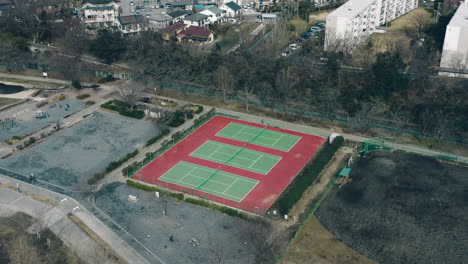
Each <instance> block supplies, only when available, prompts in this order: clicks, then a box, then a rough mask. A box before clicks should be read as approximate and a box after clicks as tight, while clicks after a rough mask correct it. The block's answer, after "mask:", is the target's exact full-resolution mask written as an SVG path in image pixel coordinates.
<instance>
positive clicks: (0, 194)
mask: <svg viewBox="0 0 468 264" xmlns="http://www.w3.org/2000/svg"><path fill="white" fill-rule="evenodd" d="M0 184H1V186H0V208H6V209H7V210H8V211H16V212H24V213H26V214H29V215H31V216H33V217H34V218H36V219H38V222H37V223H36V224H34V225H33V226H31V227H30V228H28V231H30V232H32V233H35V232H37V231H39V230H40V229H42V228H45V227H47V228H49V229H50V230H51V231H52V232H54V233H55V234H56V235H57V236H59V237H60V238H61V239H63V240H64V241H65V242H66V243H67V244H69V245H71V248H72V249H73V250H75V252H76V253H77V254H78V256H80V258H82V259H83V260H84V261H85V262H86V263H112V262H110V261H109V260H107V261H106V258H105V255H104V254H102V253H101V252H102V250H100V248H101V247H100V246H99V244H97V243H96V242H95V241H94V240H92V239H90V237H89V236H88V235H87V234H86V233H85V232H84V231H83V230H82V229H81V228H79V227H78V226H77V225H76V224H75V223H74V222H72V221H71V220H70V219H69V218H68V216H67V215H68V214H69V213H72V214H73V215H75V216H76V217H78V218H79V219H80V220H81V221H82V222H83V223H85V224H86V225H87V226H88V227H90V228H91V229H92V230H93V231H94V232H95V233H96V234H97V235H99V236H100V237H101V238H102V239H103V240H104V241H105V242H106V243H107V244H109V245H110V246H111V247H112V248H113V249H114V250H115V253H116V254H118V255H119V256H120V257H121V258H122V259H123V260H124V261H126V262H127V263H142V264H146V263H148V262H147V261H146V259H144V258H143V257H141V256H140V255H139V254H138V253H137V252H136V251H135V250H134V249H133V248H132V247H130V246H129V245H128V244H127V243H125V242H124V241H122V240H121V239H120V238H119V237H118V236H117V235H115V234H114V233H113V232H112V231H111V230H110V229H109V228H108V227H107V226H106V225H104V224H103V223H102V222H101V221H99V220H98V219H97V218H96V217H95V216H94V215H93V214H92V213H90V212H89V211H88V210H86V209H85V208H84V207H83V206H81V204H80V203H78V202H77V201H76V200H74V199H73V198H70V197H66V196H64V195H60V194H57V193H54V192H51V191H48V190H45V189H42V188H40V187H37V186H34V185H30V184H27V183H24V182H21V181H17V180H14V179H11V178H9V177H5V176H2V175H0ZM7 186H10V187H13V188H6V187H7ZM17 186H19V190H20V191H14V190H13V189H14V188H16V187H17ZM31 193H33V194H35V195H39V196H40V197H43V198H47V199H49V200H50V201H53V203H54V204H50V203H43V202H40V201H38V200H37V199H33V198H32V197H31V196H30V194H31ZM77 207H79V208H77ZM74 208H77V209H74ZM99 251H101V252H99Z"/></svg>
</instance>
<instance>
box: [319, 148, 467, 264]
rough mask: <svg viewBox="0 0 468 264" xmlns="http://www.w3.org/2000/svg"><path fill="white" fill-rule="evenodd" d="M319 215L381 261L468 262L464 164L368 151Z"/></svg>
mask: <svg viewBox="0 0 468 264" xmlns="http://www.w3.org/2000/svg"><path fill="white" fill-rule="evenodd" d="M352 169H353V170H352V172H351V175H350V177H351V178H350V179H349V180H347V181H344V183H343V184H341V185H335V186H334V188H332V190H331V191H330V193H329V194H328V196H327V198H326V199H325V200H324V201H323V202H322V204H321V206H320V207H319V209H318V211H317V212H316V216H317V218H318V220H319V221H320V223H321V224H322V225H323V226H324V227H325V228H326V229H327V230H328V231H329V232H330V233H332V234H333V236H334V237H335V238H336V239H337V240H339V241H342V242H343V243H344V244H346V245H347V246H349V247H350V248H352V249H354V250H355V251H357V252H358V253H360V254H362V255H364V256H367V257H369V258H370V259H372V260H374V261H376V262H378V263H383V264H386V263H388V264H393V263H415V264H416V263H421V264H425V263H460V264H461V263H467V262H468V251H467V248H466V246H467V240H466V238H467V237H468V225H467V219H468V178H467V177H466V176H467V175H468V168H467V167H465V166H461V165H455V164H448V163H445V162H441V161H437V160H435V159H432V158H428V157H423V156H419V155H415V154H408V153H404V152H400V151H396V152H383V151H378V152H371V153H370V155H368V156H366V157H364V158H361V159H360V160H358V161H357V162H356V163H355V164H354V165H353V166H352Z"/></svg>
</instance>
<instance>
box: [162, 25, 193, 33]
mask: <svg viewBox="0 0 468 264" xmlns="http://www.w3.org/2000/svg"><path fill="white" fill-rule="evenodd" d="M185 26H187V25H186V24H184V23H177V24H174V25H171V26H168V27H167V28H163V29H161V32H163V33H169V32H174V31H177V30H179V29H181V28H183V27H185Z"/></svg>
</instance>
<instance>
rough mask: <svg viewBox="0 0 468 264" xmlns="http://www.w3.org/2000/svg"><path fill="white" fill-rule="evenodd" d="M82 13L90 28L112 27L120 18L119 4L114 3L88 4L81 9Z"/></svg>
mask: <svg viewBox="0 0 468 264" xmlns="http://www.w3.org/2000/svg"><path fill="white" fill-rule="evenodd" d="M81 12H82V14H83V21H84V23H85V25H86V26H87V27H88V28H101V27H111V26H113V25H114V22H115V20H116V19H117V17H118V16H119V4H117V3H115V2H112V1H109V2H107V3H104V2H97V3H96V2H87V3H85V4H84V5H83V6H82V7H81Z"/></svg>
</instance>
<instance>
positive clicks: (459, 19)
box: [448, 3, 468, 28]
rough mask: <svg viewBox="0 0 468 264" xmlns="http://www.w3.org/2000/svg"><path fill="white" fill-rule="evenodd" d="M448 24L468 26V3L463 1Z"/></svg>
mask: <svg viewBox="0 0 468 264" xmlns="http://www.w3.org/2000/svg"><path fill="white" fill-rule="evenodd" d="M448 25H449V26H452V27H465V28H468V3H463V4H461V5H460V6H459V7H458V10H457V12H455V15H453V17H452V20H450V23H449V24H448Z"/></svg>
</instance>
